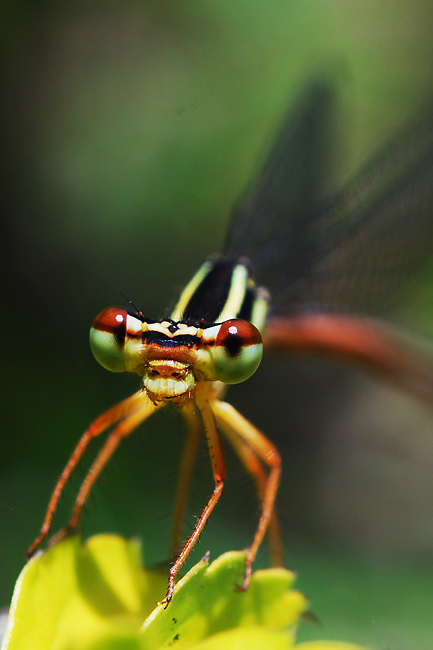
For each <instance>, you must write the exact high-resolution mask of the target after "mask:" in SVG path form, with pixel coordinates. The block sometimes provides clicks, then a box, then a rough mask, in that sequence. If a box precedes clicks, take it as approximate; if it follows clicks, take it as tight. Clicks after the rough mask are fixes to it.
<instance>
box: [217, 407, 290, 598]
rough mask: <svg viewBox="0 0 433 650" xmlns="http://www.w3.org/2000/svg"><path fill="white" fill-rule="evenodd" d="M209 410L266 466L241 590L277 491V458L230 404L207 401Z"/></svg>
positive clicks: (248, 579) (249, 576) (244, 585)
mask: <svg viewBox="0 0 433 650" xmlns="http://www.w3.org/2000/svg"><path fill="white" fill-rule="evenodd" d="M211 406H212V411H213V412H214V414H215V417H216V421H217V424H218V425H219V426H220V427H221V428H223V427H224V426H227V427H230V428H231V429H232V432H233V433H234V434H236V435H237V436H239V437H240V438H241V439H242V440H243V441H244V442H245V443H246V444H247V445H248V446H249V447H251V449H253V451H255V452H256V454H257V455H258V456H259V458H261V460H262V461H263V462H264V463H265V464H266V465H267V466H268V467H269V470H270V471H269V475H268V477H267V481H266V486H265V488H264V491H263V503H262V514H261V516H260V521H259V525H258V527H257V531H256V534H255V536H254V539H253V543H252V544H251V546H250V548H249V549H248V553H247V562H246V569H245V580H244V583H243V585H242V587H241V588H242V589H246V588H247V587H248V585H249V582H250V580H251V565H252V563H253V561H254V559H255V557H256V555H257V551H258V548H259V546H260V544H261V542H262V540H263V537H264V534H265V532H266V529H267V527H268V525H269V522H270V520H271V517H272V513H273V510H274V503H275V497H276V494H277V490H278V484H279V482H280V475H281V458H280V455H279V453H278V451H277V449H276V447H275V446H274V445H273V444H272V442H271V441H270V440H268V439H267V438H266V437H265V436H264V435H263V434H262V433H261V432H260V431H259V430H258V429H256V427H254V426H253V425H252V424H251V422H248V420H247V419H245V418H244V417H243V416H242V415H241V414H240V413H238V411H236V409H235V408H233V406H231V405H230V404H227V402H221V401H219V400H216V401H212V402H211Z"/></svg>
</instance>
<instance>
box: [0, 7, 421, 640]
mask: <svg viewBox="0 0 433 650" xmlns="http://www.w3.org/2000/svg"><path fill="white" fill-rule="evenodd" d="M1 11H2V26H3V39H2V56H1V63H0V69H1V76H2V93H1V109H0V110H1V124H2V128H1V145H2V146H1V150H2V154H3V155H2V176H3V178H4V179H5V183H4V191H3V192H2V203H3V205H1V214H2V217H1V218H2V226H3V227H2V230H3V237H2V238H1V240H2V245H3V250H2V258H1V259H2V263H3V283H2V284H3V295H4V297H3V302H2V306H3V317H2V319H1V326H2V340H3V354H2V358H3V385H2V395H3V397H4V404H3V407H2V412H3V417H2V422H3V426H2V446H1V454H0V606H7V604H8V602H9V598H10V595H11V592H12V588H13V584H14V580H15V578H16V576H17V574H18V572H19V570H20V569H21V566H22V564H23V557H24V553H25V550H26V548H27V547H28V545H29V544H30V542H31V541H32V540H33V538H34V537H35V536H36V534H37V532H38V529H39V527H40V524H41V521H42V518H43V514H44V512H45V508H46V505H47V503H48V499H49V496H50V494H51V491H52V489H53V486H54V484H55V481H56V478H57V477H58V475H59V473H60V471H61V469H62V468H63V466H64V464H65V462H66V460H67V458H68V456H69V454H70V453H71V451H72V449H73V448H74V446H75V444H76V442H77V441H78V438H79V436H80V435H81V433H82V432H83V431H84V429H85V428H86V427H87V426H88V424H89V423H90V422H91V421H92V420H93V419H94V418H95V417H96V416H97V415H99V414H100V413H101V412H102V411H103V410H104V409H106V408H108V407H110V406H111V405H113V404H114V403H116V402H117V401H120V399H123V398H124V397H126V396H127V395H129V394H131V393H132V392H133V391H134V390H136V388H137V384H138V382H137V378H135V377H127V376H123V375H111V374H110V373H107V372H106V371H105V370H103V369H102V368H100V367H98V365H97V364H96V362H95V361H94V360H93V358H92V356H91V354H90V351H89V347H88V328H89V326H90V324H91V322H92V320H93V318H94V317H95V315H96V314H97V313H98V312H99V311H100V310H101V309H103V308H104V307H107V306H109V305H111V304H123V301H122V298H121V296H120V295H119V293H118V291H119V289H121V290H122V291H123V292H124V293H125V294H126V295H127V296H128V297H129V298H130V299H131V300H133V301H134V302H135V303H136V304H138V306H139V307H140V308H141V309H142V310H143V311H144V312H145V313H146V314H147V315H149V316H152V317H158V315H160V314H165V313H166V310H167V308H169V307H170V306H171V305H172V304H173V303H174V301H175V299H176V295H177V292H178V290H179V289H180V288H181V287H182V285H183V284H184V282H186V281H187V280H188V279H189V277H190V276H191V274H192V273H193V272H194V271H195V269H196V267H197V265H198V264H199V263H200V262H201V261H202V260H203V258H204V257H205V256H206V255H208V254H209V253H211V252H215V251H216V252H217V251H218V250H219V249H220V247H221V245H222V242H223V238H224V231H225V227H226V224H227V221H228V218H229V214H230V208H231V206H232V204H233V202H234V200H235V199H236V197H237V196H238V195H239V193H240V192H241V190H242V188H243V187H244V185H245V183H246V181H247V180H248V178H249V176H250V174H251V172H252V171H253V170H254V169H255V168H256V166H257V161H258V160H259V158H260V155H261V153H262V152H263V149H264V146H265V145H266V143H267V142H268V141H269V138H270V137H271V136H272V134H273V132H274V130H275V128H276V126H277V125H278V123H279V119H280V117H281V115H282V113H283V112H284V110H285V109H286V107H287V105H288V103H290V101H291V100H293V99H294V98H295V97H296V96H297V94H298V93H299V90H300V89H301V88H302V86H303V84H304V83H305V82H306V81H307V80H308V79H309V78H310V77H311V75H317V74H319V75H320V74H326V75H327V76H328V77H329V76H331V77H334V78H335V79H336V80H337V81H338V87H339V95H340V97H339V99H340V109H339V119H338V127H339V128H338V133H337V140H336V152H337V155H336V159H335V163H336V165H335V167H336V171H335V174H334V177H333V179H332V187H330V189H333V188H337V187H339V186H341V185H342V184H343V183H344V182H345V181H346V180H348V179H349V178H350V177H351V175H353V173H355V172H356V170H357V169H358V167H359V166H360V164H361V162H362V161H365V160H366V159H367V158H368V156H369V154H371V153H372V152H374V151H375V149H376V147H377V146H378V145H379V144H381V143H382V142H383V141H384V140H386V138H387V137H389V136H390V135H391V134H392V133H393V132H394V131H395V129H396V128H397V127H398V126H399V125H402V124H404V123H405V122H406V121H407V119H409V118H410V117H411V116H414V115H416V114H417V112H418V110H419V109H420V108H421V107H422V106H423V104H424V103H425V102H426V101H427V100H428V99H429V98H431V96H432V89H433V88H432V86H433V81H432V64H433V39H432V37H431V35H432V29H433V5H432V3H431V2H429V1H428V0H413V1H412V2H410V3H409V2H405V1H404V0H395V1H392V0H386V1H385V0H381V1H380V2H379V1H378V0H371V1H369V2H366V1H365V0H352V1H349V0H284V1H283V0H274V1H273V2H260V1H258V0H248V1H246V0H237V1H236V2H232V1H230V0H220V1H219V2H216V1H212V0H194V1H193V0H184V1H183V2H178V1H174V0H171V1H168V0H167V1H162V0H157V1H153V2H132V1H130V0H125V1H124V2H122V3H116V2H101V1H99V2H96V1H94V0H88V1H87V2H74V1H72V2H70V3H68V7H67V8H65V7H60V6H59V4H58V3H53V2H49V1H46V2H41V3H31V2H28V3H25V2H21V3H20V2H15V3H11V2H10V3H9V6H8V5H7V3H4V4H3V5H2V9H1ZM430 276H431V273H429V272H426V273H425V274H424V276H423V277H422V278H421V279H420V281H419V282H418V283H417V284H416V285H414V294H413V296H411V298H410V300H409V297H408V295H406V297H405V301H404V302H403V303H402V304H401V308H400V320H402V321H404V322H405V323H407V324H409V325H411V326H412V327H413V328H415V329H418V330H420V331H421V332H423V333H424V334H430V335H433V311H432V301H431V288H432V281H431V277H430ZM283 381H284V384H282V382H283ZM282 385H283V390H281V386H282ZM229 398H230V400H231V401H232V403H233V404H235V405H236V406H237V407H238V408H239V409H240V410H241V411H242V413H244V414H245V415H246V416H247V417H248V418H250V419H251V420H252V421H253V422H254V423H255V424H256V425H257V426H259V427H261V428H262V429H263V430H264V431H265V432H266V433H267V434H269V435H270V437H271V438H272V439H273V440H274V441H275V442H276V443H277V444H278V446H279V448H280V449H281V450H282V453H283V457H284V477H283V484H282V488H281V492H280V497H279V507H280V511H281V515H282V520H283V529H284V539H285V542H286V553H287V566H289V567H290V568H294V569H295V570H296V571H298V573H299V585H300V587H301V588H302V589H303V590H305V591H306V593H307V595H309V596H310V597H311V599H312V606H313V610H314V612H315V613H316V614H317V615H318V616H319V618H320V620H321V621H322V624H323V628H322V629H320V630H318V629H316V628H315V627H314V626H313V625H311V624H308V623H305V624H304V627H303V631H302V634H303V638H309V637H311V636H321V637H327V638H328V637H329V638H341V639H344V638H345V639H347V640H352V641H357V642H360V643H364V644H366V645H368V646H369V647H371V648H377V649H380V650H382V649H383V650H384V649H385V648H392V649H393V650H400V649H401V650H403V649H410V650H428V649H430V648H431V647H432V641H431V639H432V636H433V622H432V614H431V612H432V606H433V586H432V569H433V472H432V470H433V435H432V434H433V417H432V414H431V413H429V412H428V411H427V410H426V409H425V408H423V407H421V406H419V405H418V404H416V403H415V402H414V400H412V399H411V398H409V397H406V396H404V395H402V394H401V393H398V392H397V391H394V390H392V389H391V388H388V387H383V386H381V385H380V384H379V383H377V382H375V381H374V380H372V379H370V378H364V377H361V376H359V375H358V373H357V372H356V371H354V370H349V369H346V368H341V367H339V366H337V365H333V364H331V363H326V362H324V361H322V360H311V359H289V358H282V357H274V358H271V359H265V361H264V363H263V365H262V367H261V368H260V369H259V371H258V372H257V373H256V375H255V376H254V377H253V378H252V379H251V380H250V381H248V382H247V383H246V384H244V385H240V386H238V387H234V388H233V389H232V390H231V391H230V393H229ZM182 440H183V430H182V427H181V422H180V419H179V417H178V415H177V414H176V413H174V412H172V411H170V412H168V413H165V414H164V413H163V414H161V415H160V416H157V417H155V419H154V420H153V421H150V422H149V423H148V424H146V425H145V426H143V427H141V428H140V429H139V430H138V431H137V432H136V433H135V434H134V435H133V436H131V438H130V439H129V440H126V441H125V442H124V444H123V446H122V448H121V449H120V450H119V451H118V453H117V454H116V457H115V458H113V460H112V462H111V463H110V466H109V467H108V468H107V470H106V472H105V473H104V474H103V476H102V477H101V480H100V482H99V483H98V485H97V486H96V489H95V491H94V494H93V497H92V499H91V500H90V502H89V504H88V506H87V511H86V516H85V517H84V522H83V524H84V529H85V533H86V534H90V533H95V532H103V531H116V532H121V533H124V534H127V535H139V536H140V537H142V539H143V544H144V555H145V558H146V560H147V561H148V562H150V563H155V562H161V561H164V560H166V559H167V557H168V553H169V543H168V539H169V530H170V512H171V503H172V498H173V490H174V484H175V475H176V467H177V460H178V457H179V453H180V449H181V445H182ZM97 447H98V444H97V443H96V442H95V445H94V446H93V447H92V449H91V450H90V451H89V454H88V455H87V458H86V459H85V462H84V463H83V466H82V468H81V467H80V468H79V469H78V470H77V472H76V474H75V475H74V477H73V478H72V480H71V483H70V485H69V486H68V488H67V490H66V493H65V497H64V499H63V502H62V504H61V508H60V511H59V516H58V518H57V519H56V524H57V527H60V526H61V525H62V524H64V523H65V521H66V517H67V514H68V512H69V509H70V507H71V503H72V499H73V496H74V494H75V492H76V490H77V489H78V487H79V485H80V481H81V480H82V478H83V477H84V472H85V468H86V467H87V465H88V463H89V462H91V459H92V458H93V457H94V455H95V453H96V449H97ZM199 456H200V457H199V459H198V469H197V474H198V478H197V480H196V482H195V484H194V485H195V489H194V497H193V499H192V503H191V507H190V513H189V515H188V520H187V521H186V523H185V532H186V531H187V530H189V529H191V528H192V527H193V524H194V521H195V520H194V519H193V517H192V515H193V514H198V513H199V512H200V507H201V506H202V505H203V504H204V503H205V501H206V497H207V494H208V492H209V490H210V489H211V487H212V481H211V476H210V465H209V461H208V459H207V456H206V450H205V449H203V450H202V451H201V452H200V455H199ZM228 456H229V458H228V464H229V475H228V476H229V478H228V481H227V487H226V488H225V493H224V495H223V497H222V499H221V503H220V504H219V505H218V508H217V510H216V512H215V514H214V517H213V518H212V520H211V522H210V524H209V526H208V528H207V529H206V531H205V534H204V535H203V538H202V541H201V543H200V546H199V547H198V549H197V550H196V551H195V553H194V554H193V558H192V559H193V561H197V560H198V559H199V558H200V557H201V556H202V555H203V554H204V553H205V551H206V550H208V548H210V549H211V551H212V556H213V557H215V556H216V554H217V553H219V552H222V551H225V550H229V549H232V548H241V547H243V546H245V545H247V544H248V543H249V540H250V539H251V536H252V534H253V531H254V526H255V524H256V521H257V508H256V505H255V503H254V499H253V497H252V489H251V486H250V483H249V481H248V479H247V478H245V477H244V476H243V473H242V472H241V471H240V470H239V469H238V468H237V465H236V463H235V462H234V461H233V460H232V459H231V456H230V454H228ZM266 561H267V560H266V552H265V550H264V551H263V553H262V555H261V557H260V558H259V564H260V562H261V563H262V564H266Z"/></svg>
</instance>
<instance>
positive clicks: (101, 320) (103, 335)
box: [90, 307, 128, 372]
mask: <svg viewBox="0 0 433 650" xmlns="http://www.w3.org/2000/svg"><path fill="white" fill-rule="evenodd" d="M127 316H128V312H127V311H126V309H121V308H120V307H109V308H108V309H104V311H101V313H100V314H98V316H97V317H96V318H95V320H94V321H93V325H92V327H91V328H90V348H91V350H92V352H93V356H94V357H95V359H96V361H98V362H99V363H100V364H101V366H103V367H104V368H106V369H107V370H111V371H112V372H123V371H124V370H125V337H126V319H127Z"/></svg>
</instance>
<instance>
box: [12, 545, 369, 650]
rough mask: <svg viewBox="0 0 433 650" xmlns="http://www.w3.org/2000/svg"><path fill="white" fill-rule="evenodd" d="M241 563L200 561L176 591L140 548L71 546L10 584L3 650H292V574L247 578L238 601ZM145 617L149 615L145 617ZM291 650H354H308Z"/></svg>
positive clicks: (229, 557) (311, 646)
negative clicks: (145, 561) (169, 593)
mask: <svg viewBox="0 0 433 650" xmlns="http://www.w3.org/2000/svg"><path fill="white" fill-rule="evenodd" d="M244 571H245V553H244V552H231V553H226V554H225V555H222V556H221V557H219V558H218V559H217V560H216V561H215V562H213V563H212V564H210V565H209V563H208V559H207V557H205V558H203V560H202V561H201V562H199V563H198V564H197V565H196V566H195V567H193V568H192V569H191V571H189V573H188V574H187V575H186V576H185V577H184V578H182V580H180V581H179V583H178V584H177V585H176V587H175V591H174V596H173V600H172V602H171V603H170V605H169V606H168V607H165V608H164V606H163V605H157V601H158V600H162V599H163V598H164V595H165V592H166V588H167V573H166V572H161V571H158V570H149V569H146V570H144V569H142V567H141V559H140V545H139V543H138V542H137V541H135V540H132V541H128V540H125V539H123V538H120V537H116V536H114V535H99V536H96V537H92V538H90V539H89V540H88V541H87V542H86V543H85V544H84V545H83V544H81V541H80V539H79V538H78V537H71V538H69V539H65V540H63V541H62V542H61V543H59V544H57V545H56V546H54V547H52V548H50V549H49V550H48V551H47V552H45V553H39V554H37V555H36V556H35V557H34V558H33V559H32V560H31V561H30V562H29V563H28V564H27V565H26V566H25V568H24V569H23V571H22V573H21V575H20V577H19V578H18V581H17V584H16V587H15V593H14V597H13V600H12V605H11V610H10V617H9V625H8V629H7V631H6V635H5V639H4V641H3V644H2V650H159V649H161V648H168V647H172V646H174V647H175V648H176V650H182V649H186V648H193V649H194V650H220V649H221V648H224V649H225V650H232V649H233V650H243V649H245V650H247V649H248V650H255V649H257V650H259V648H260V649H261V648H266V649H267V650H268V649H269V650H286V649H287V650H290V649H292V648H294V647H295V646H294V645H293V644H294V635H295V631H296V625H297V622H298V621H299V617H300V615H301V614H302V613H303V612H304V611H305V609H306V607H307V602H306V599H305V597H304V596H303V595H302V594H301V593H299V592H298V591H296V590H294V589H292V586H293V582H294V579H295V577H294V574H293V573H291V572H290V571H286V570H285V569H268V570H266V571H257V572H255V573H254V574H253V576H252V579H251V584H250V586H249V588H248V590H247V591H246V592H240V591H238V589H237V585H240V584H242V582H243V579H244ZM152 610H153V611H152ZM296 648H299V650H301V648H302V650H356V648H355V646H350V645H344V644H338V643H337V644H332V643H330V642H315V643H307V644H303V645H302V644H301V645H300V646H296Z"/></svg>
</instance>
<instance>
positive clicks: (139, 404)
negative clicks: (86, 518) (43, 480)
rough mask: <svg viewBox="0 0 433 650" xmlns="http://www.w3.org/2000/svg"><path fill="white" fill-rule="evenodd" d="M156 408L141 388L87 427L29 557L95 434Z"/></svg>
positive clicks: (43, 537) (54, 495)
mask: <svg viewBox="0 0 433 650" xmlns="http://www.w3.org/2000/svg"><path fill="white" fill-rule="evenodd" d="M154 410H155V407H154V405H153V404H152V403H151V402H150V400H149V398H148V397H147V395H146V394H145V393H143V391H141V390H140V391H138V392H137V393H135V394H134V395H132V396H131V397H128V398H127V399H125V400H123V401H122V402H120V403H119V404H116V406H113V407H112V408H111V409H109V410H108V411H106V412H105V413H103V414H102V415H101V416H100V417H99V418H97V419H96V420H95V421H94V422H93V424H92V425H91V426H90V427H89V429H87V431H86V432H85V433H84V434H83V436H82V437H81V439H80V441H79V443H78V445H77V446H76V447H75V450H74V452H73V454H72V456H71V457H70V459H69V461H68V463H67V465H66V467H65V469H64V470H63V472H62V474H61V476H60V478H59V480H58V482H57V485H56V487H55V488H54V492H53V494H52V496H51V499H50V502H49V504H48V508H47V512H46V514H45V519H44V522H43V524H42V528H41V532H40V534H39V536H38V537H37V538H36V539H35V541H34V542H33V544H32V545H31V546H30V548H29V550H28V551H27V559H29V558H30V557H31V556H32V555H33V553H34V552H35V550H36V549H37V548H38V546H39V545H40V544H41V543H42V542H43V541H44V539H45V538H46V537H47V535H48V533H49V532H50V529H51V524H52V521H53V517H54V513H55V511H56V509H57V504H58V502H59V499H60V496H61V494H62V492H63V488H64V487H65V484H66V482H67V480H68V479H69V477H70V475H71V474H72V472H73V470H74V469H75V467H76V466H77V464H78V462H79V460H80V459H81V457H82V455H83V453H84V451H85V449H86V447H87V445H88V444H89V442H90V440H91V439H92V438H94V437H95V436H98V435H100V434H101V433H103V431H105V430H106V429H108V428H109V427H110V426H111V425H112V424H114V423H115V422H117V421H118V420H121V419H122V418H125V419H127V418H128V414H135V413H140V414H141V413H142V412H143V411H144V413H143V416H142V417H141V420H142V419H144V418H145V417H147V415H150V414H151V413H152V412H153V411H154ZM141 420H140V421H141ZM137 424H138V423H137ZM119 426H120V425H119Z"/></svg>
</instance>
